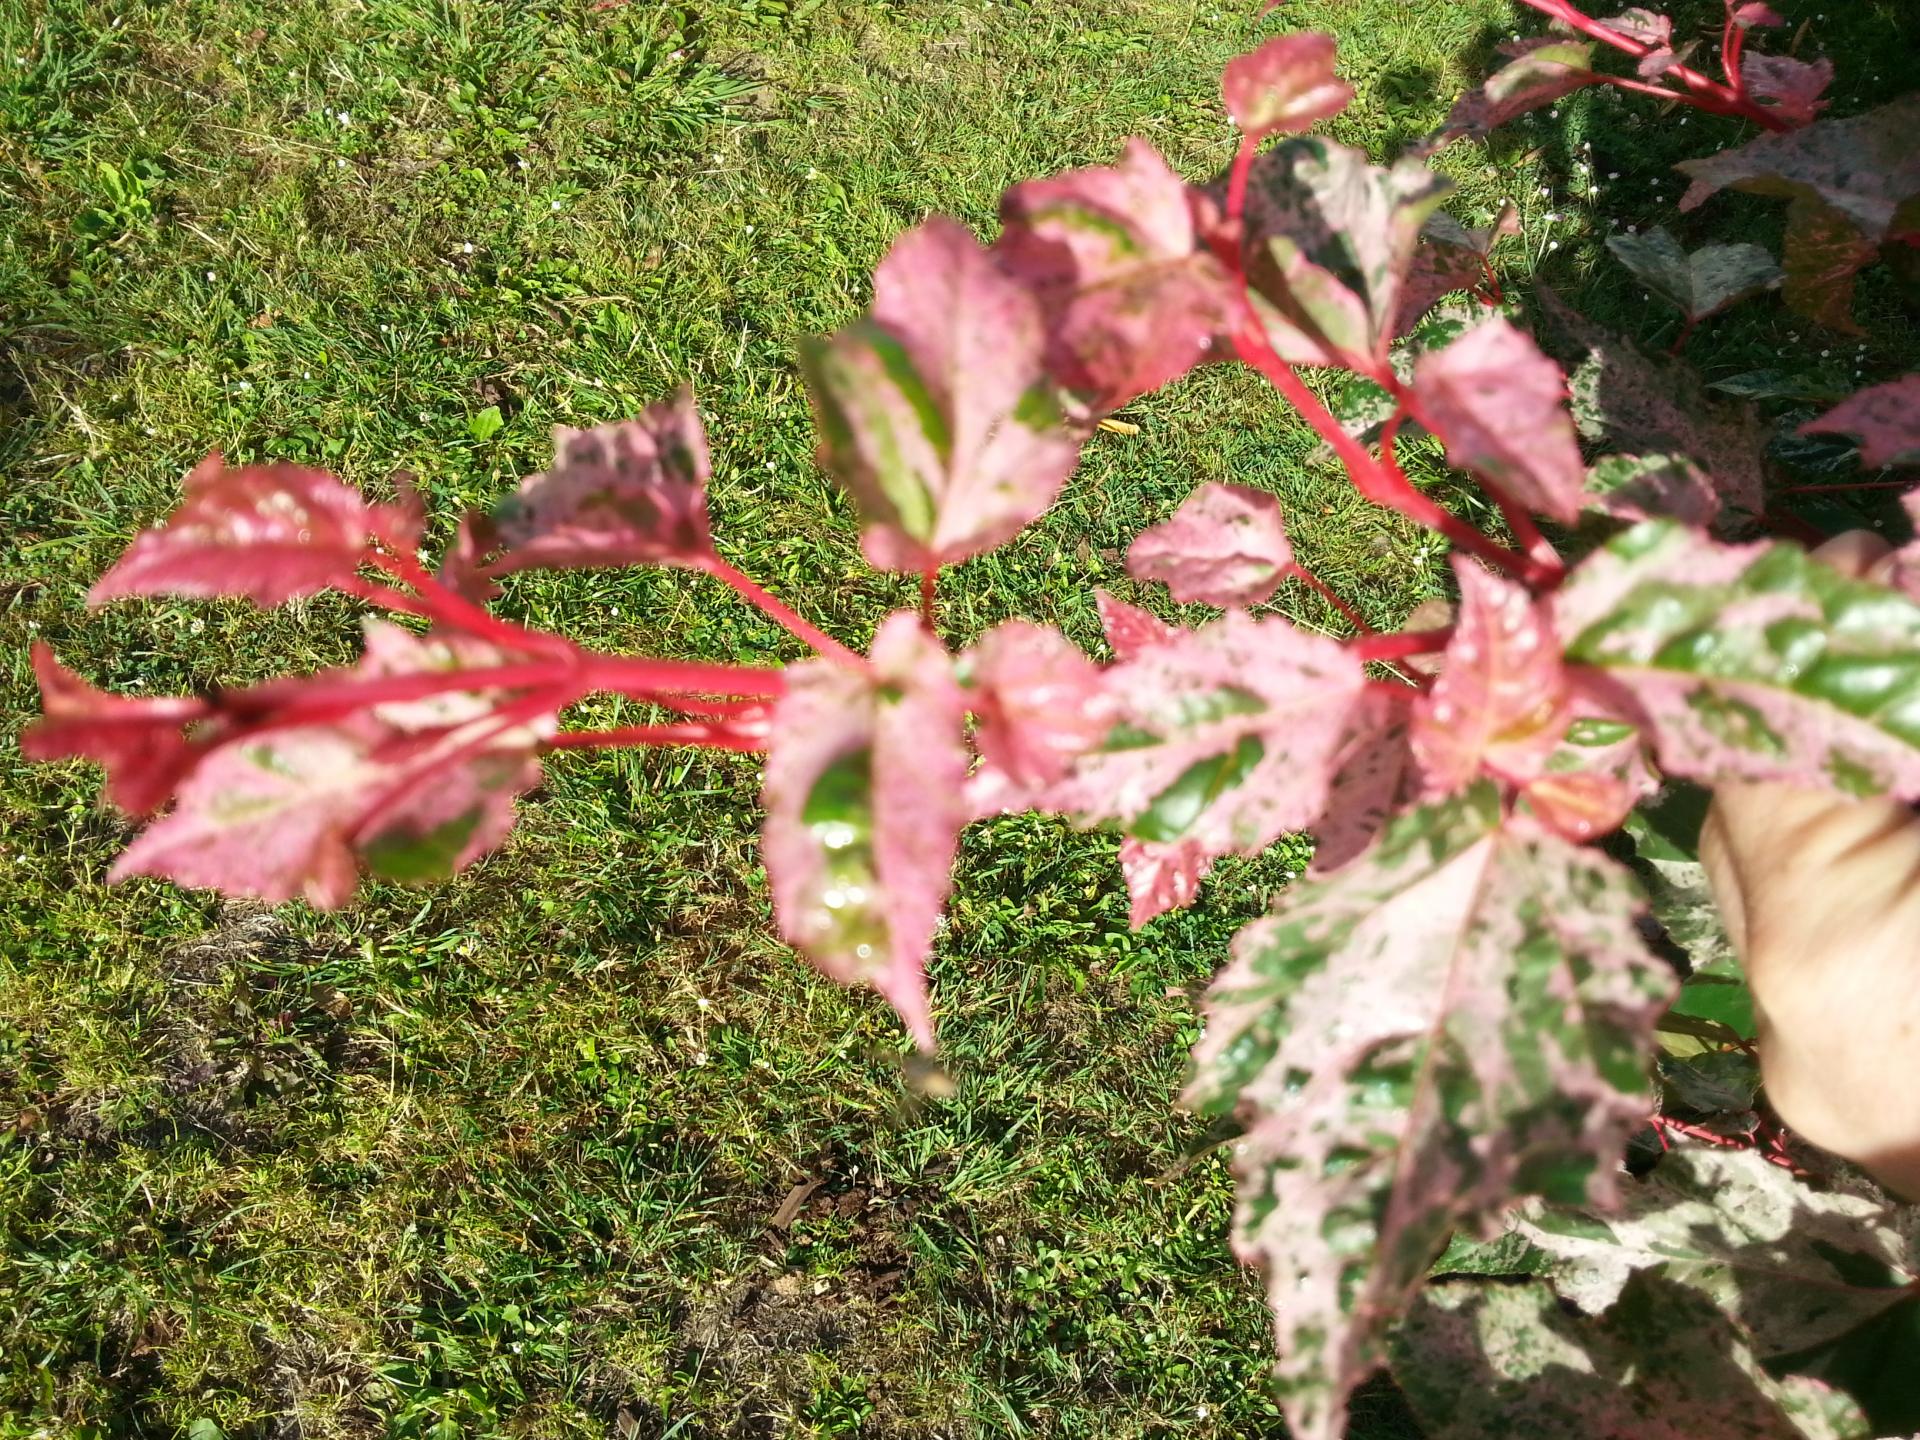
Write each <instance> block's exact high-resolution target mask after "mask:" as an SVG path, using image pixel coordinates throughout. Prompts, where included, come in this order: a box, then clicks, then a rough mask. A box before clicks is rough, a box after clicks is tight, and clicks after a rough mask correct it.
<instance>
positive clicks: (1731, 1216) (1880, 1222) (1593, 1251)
mask: <svg viewBox="0 0 1920 1440" xmlns="http://www.w3.org/2000/svg"><path fill="white" fill-rule="evenodd" d="M1621 1199H1622V1204H1621V1206H1620V1208H1619V1209H1618V1210H1617V1211H1615V1212H1614V1213H1611V1214H1606V1215H1598V1214H1586V1213H1583V1212H1581V1211H1579V1210H1572V1211H1569V1210H1566V1209H1563V1208H1561V1207H1558V1206H1552V1205H1546V1204H1540V1203H1532V1204H1528V1205H1526V1206H1523V1207H1522V1208H1521V1209H1520V1210H1519V1211H1517V1212H1516V1213H1515V1214H1514V1215H1513V1216H1512V1217H1511V1218H1510V1221H1509V1228H1510V1229H1511V1230H1513V1231H1515V1232H1517V1233H1518V1234H1520V1235H1521V1236H1523V1237H1524V1238H1525V1239H1526V1240H1527V1242H1528V1243H1529V1244H1530V1245H1531V1246H1532V1247H1533V1248H1534V1249H1535V1250H1536V1251H1538V1252H1539V1253H1540V1255H1541V1256H1542V1257H1543V1258H1544V1260H1545V1262H1546V1263H1545V1266H1544V1268H1542V1269H1541V1270H1539V1271H1538V1272H1537V1273H1539V1274H1540V1275H1541V1276H1542V1277H1543V1278H1545V1279H1546V1280H1547V1281H1549V1282H1550V1283H1551V1284H1552V1286H1553V1288H1554V1290H1555V1291H1556V1292H1557V1293H1558V1294H1559V1295H1560V1296H1561V1297H1562V1298H1564V1299H1566V1300H1569V1301H1571V1302H1572V1303H1574V1304H1575V1305H1578V1306H1579V1307H1580V1309H1582V1310H1583V1311H1585V1312H1586V1313H1587V1314H1589V1315H1601V1314H1604V1313H1605V1312H1606V1311H1607V1310H1608V1309H1609V1308H1611V1307H1612V1306H1613V1305H1615V1304H1616V1303H1618V1301H1619V1299H1620V1295H1621V1293H1622V1292H1623V1291H1624V1290H1625V1289H1626V1288H1627V1285H1628V1283H1629V1282H1630V1281H1631V1280H1632V1278H1633V1276H1634V1275H1635V1274H1638V1273H1642V1272H1647V1271H1651V1272H1653V1273H1655V1274H1657V1275H1659V1276H1660V1277H1661V1278H1662V1279H1663V1280H1667V1281H1671V1282H1673V1283H1675V1284H1677V1285H1684V1286H1686V1287H1687V1288H1688V1289H1689V1290H1692V1291H1695V1292H1697V1293H1698V1294H1700V1295H1702V1296H1704V1297H1705V1298H1706V1299H1708V1300H1709V1301H1711V1302H1712V1303H1713V1304H1715V1305H1716V1306H1718V1307H1719V1308H1720V1309H1721V1310H1723V1311H1725V1312H1726V1313H1727V1314H1728V1315H1731V1316H1733V1317H1734V1318H1735V1319H1736V1320H1738V1321H1739V1323H1740V1324H1741V1326H1742V1328H1743V1329H1744V1331H1745V1332H1746V1334H1747V1336H1748V1338H1749V1343H1750V1344H1751V1345H1752V1346H1753V1348H1754V1350H1755V1352H1756V1353H1757V1354H1759V1355H1760V1356H1761V1357H1762V1358H1769V1359H1770V1358H1772V1357H1775V1356H1782V1355H1794V1354H1799V1353H1801V1352H1803V1351H1807V1350H1811V1349H1813V1348H1815V1347H1816V1346H1820V1345H1824V1344H1827V1343H1829V1342H1831V1341H1834V1340H1837V1339H1839V1338H1840V1337H1841V1336H1843V1335H1845V1334H1847V1333H1848V1332H1849V1331H1851V1330H1854V1329H1856V1328H1858V1327H1859V1326H1861V1325H1863V1324H1867V1323H1869V1322H1870V1321H1872V1320H1873V1319H1874V1318H1875V1317H1877V1316H1879V1315H1882V1314H1884V1313H1885V1312H1886V1311H1887V1310H1889V1309H1890V1308H1892V1307H1894V1306H1896V1305H1899V1304H1902V1303H1903V1302H1905V1301H1906V1300H1907V1299H1908V1297H1909V1296H1911V1294H1912V1293H1913V1287H1914V1286H1915V1285H1916V1282H1920V1252H1916V1249H1915V1243H1914V1240H1913V1237H1912V1235H1911V1233H1910V1220H1909V1219H1908V1217H1906V1216H1904V1215H1903V1214H1902V1213H1901V1211H1900V1209H1899V1208H1898V1207H1896V1206H1893V1205H1891V1204H1888V1203H1887V1202H1885V1201H1882V1200H1874V1199H1869V1198H1868V1197H1866V1196H1864V1195H1858V1194H1847V1193H1845V1192H1844V1191H1839V1192H1836V1191H1832V1190H1817V1189H1815V1188H1813V1187H1812V1186H1810V1185H1808V1184H1807V1183H1806V1182H1805V1181H1804V1180H1802V1179H1799V1178H1798V1177H1796V1176H1794V1175H1793V1174H1792V1173H1791V1172H1790V1171H1787V1170H1785V1169H1782V1168H1781V1167H1780V1166H1778V1165H1775V1164H1773V1163H1771V1162H1770V1161H1769V1160H1767V1158H1766V1157H1765V1156H1763V1155H1761V1154H1759V1153H1758V1152H1756V1151H1751V1150H1713V1149H1707V1148H1705V1147H1692V1146H1688V1147H1681V1148H1676V1149H1675V1150H1673V1151H1672V1152H1671V1153H1670V1154H1668V1155H1666V1156H1664V1157H1662V1159H1661V1161H1660V1163H1659V1164H1658V1165H1657V1166H1655V1167H1654V1168H1653V1170H1652V1171H1651V1172H1649V1173H1648V1174H1647V1175H1645V1176H1643V1177H1642V1178H1641V1179H1640V1180H1639V1181H1637V1182H1636V1183H1635V1184H1632V1185H1629V1186H1626V1187H1624V1194H1623V1195H1622V1197H1621Z"/></svg>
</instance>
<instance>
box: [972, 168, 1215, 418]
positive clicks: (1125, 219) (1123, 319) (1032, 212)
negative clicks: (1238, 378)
mask: <svg viewBox="0 0 1920 1440" xmlns="http://www.w3.org/2000/svg"><path fill="white" fill-rule="evenodd" d="M1000 220H1001V226H1002V228H1001V232H1000V238H999V239H998V240H996V241H995V242H994V245H993V251H992V253H993V255H994V257H995V258H996V259H997V260H998V261H999V262H1000V264H1001V265H1002V266H1003V267H1004V268H1005V269H1006V270H1007V272H1008V273H1009V274H1011V275H1013V276H1014V277H1015V278H1016V279H1017V280H1019V281H1020V282H1021V283H1022V284H1024V285H1025V286H1027V287H1028V288H1029V289H1030V290H1031V291H1032V292H1033V294H1034V296H1035V297H1036V298H1037V299H1038V300H1039V302H1040V308H1041V311H1042V312H1043V314H1044V315H1045V318H1046V326H1047V339H1046V363H1047V368H1048V369H1049V370H1050V371H1051V372H1052V374H1053V376H1054V378H1055V379H1056V380H1057V381H1058V382H1059V383H1060V385H1061V386H1062V387H1063V388H1065V389H1066V390H1068V391H1069V392H1071V393H1072V394H1073V396H1074V397H1075V405H1076V407H1077V408H1084V409H1085V410H1086V411H1087V412H1089V413H1090V414H1104V413H1106V412H1108V411H1111V410H1116V409H1118V408H1119V407H1120V406H1122V405H1124V404H1126V403H1127V402H1128V401H1129V400H1132V399H1134V398H1136V397H1137V396H1140V395H1144V394H1146V393H1147V392H1148V391H1150V390H1157V389H1159V388H1160V387H1161V386H1162V385H1165V384H1167V383H1168V382H1169V381H1171V380H1174V379H1176V378H1178V377H1179V376H1181V375H1184V374H1185V373H1186V372H1187V371H1188V370H1190V369H1192V368H1193V367H1194V365H1196V364H1197V363H1199V362H1200V361H1201V360H1202V359H1204V358H1205V357H1206V354H1207V351H1208V349H1209V347H1210V346H1211V345H1212V343H1213V340H1214V337H1215V336H1217V335H1220V334H1223V333H1225V332H1227V331H1229V330H1231V329H1232V328H1233V326H1234V322H1235V315H1236V313H1237V309H1238V303H1237V301H1236V299H1235V296H1234V290H1233V284H1232V281H1231V278H1230V277H1229V276H1228V274H1227V271H1226V267H1225V266H1223V265H1221V263H1220V262H1219V260H1218V259H1216V258H1215V257H1214V255H1213V253H1212V252H1211V251H1210V250H1208V249H1207V248H1206V247H1205V246H1203V245H1202V244H1201V243H1200V241H1199V236H1198V232H1197V231H1196V229H1195V225H1194V213H1193V201H1192V199H1191V198H1190V195H1189V192H1188V189H1187V186H1186V184H1185V183H1184V182H1183V181H1182V180H1181V179H1180V177H1179V176H1178V175H1176V174H1174V173H1173V171H1172V170H1171V169H1169V168H1168V166H1167V162H1166V161H1165V160H1163V159H1161V158H1160V155H1159V153H1158V152H1157V151H1155V150H1154V148H1153V147H1152V146H1151V145H1148V144H1147V143H1146V142H1145V141H1144V140H1129V141H1128V142H1127V148H1126V151H1125V153H1124V154H1123V155H1122V156H1121V157H1120V163H1119V164H1117V165H1114V166H1112V167H1097V168H1093V169H1087V170H1071V171H1068V172H1067V173H1066V174H1064V175H1056V176H1053V177H1051V178H1049V179H1045V180H1029V181H1026V182H1025V183H1023V184H1020V185H1016V186H1014V187H1013V188H1012V189H1011V190H1009V191H1007V193H1006V194H1005V195H1004V196H1003V197H1002V198H1001V201H1000Z"/></svg>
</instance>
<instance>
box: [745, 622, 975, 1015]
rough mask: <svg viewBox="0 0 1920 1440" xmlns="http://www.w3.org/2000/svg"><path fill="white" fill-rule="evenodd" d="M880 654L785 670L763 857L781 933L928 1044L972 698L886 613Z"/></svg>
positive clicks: (964, 816) (934, 644)
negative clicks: (861, 665) (931, 961)
mask: <svg viewBox="0 0 1920 1440" xmlns="http://www.w3.org/2000/svg"><path fill="white" fill-rule="evenodd" d="M871 660H872V665H871V669H870V670H859V669H855V668H853V667H852V666H848V665H843V664H840V663H838V662H836V661H833V660H809V661H807V662H805V663H804V664H801V665H796V666H794V667H793V668H792V669H790V670H788V671H787V691H786V694H785V695H783V696H782V697H781V699H780V701H779V703H778V705H777V706H776V707H775V711H774V724H773V732H772V743H771V747H770V748H769V750H768V753H767V764H766V789H765V800H766V808H767V820H766V826H765V829H764V831H763V838H762V857H763V859H764V860H765V863H766V867H767V878H768V880H769V881H770V882H771V883H772V886H773V904H774V915H775V917H776V918H777V920H778V921H779V925H780V933H781V935H782V936H784V937H785V938H786V939H787V941H788V942H789V943H791V944H793V945H794V946H796V947H797V948H798V949H799V950H800V951H801V953H803V954H804V955H805V956H806V957H807V959H809V960H810V961H812V962H813V964H814V965H815V966H817V967H818V968H819V969H820V970H821V971H822V972H824V973H825V974H827V975H828V976H830V977H831V978H833V979H835V980H838V981H840V982H841V983H842V984H847V985H852V984H860V983H864V984H868V985H871V986H873V988H874V989H875V990H878V991H879V992H880V994H881V995H883V996H885V997H886V999H887V1001H888V1002H889V1003H890V1004H892V1006H893V1008H894V1009H895V1010H896V1011H898V1012H899V1015H900V1018H901V1020H902V1021H903V1022H904V1023H905V1024H906V1027H907V1030H908V1032H909V1033H910V1034H911V1035H912V1036H913V1038H914V1039H915V1040H916V1041H917V1042H918V1043H919V1045H920V1047H921V1048H922V1049H924V1050H931V1049H932V1048H933V1016H932V1012H931V1009H930V1007H929V1005H928V1001H927V981H926V973H925V968H924V967H925V962H926V957H927V952H928V950H929V948H930V947H931V945H932V943H933V935H934V930H935V928H936V926H937V925H938V923H939V919H940V911H941V907H942V906H943V905H944V904H945V903H946V898H947V892H948V890H949V888H950V887H951V883H952V877H951V871H952V868H953V857H954V852H955V850H956V848H957V847H958V844H959V839H960V829H961V827H962V826H963V825H964V824H966V822H967V820H968V819H969V818H971V817H970V814H969V811H968V807H967V803H966V800H965V796H964V786H965V782H966V778H967V747H966V741H965V738H964V735H963V731H962V724H963V720H964V715H965V710H966V700H965V697H964V696H963V694H962V693H961V690H960V687H959V685H958V684H957V683H956V682H955V680H954V678H953V665H952V661H951V659H950V658H949V657H948V655H947V653H946V651H945V650H943V649H942V648H941V647H940V644H939V642H938V641H936V640H934V639H933V638H932V637H931V636H929V635H928V634H927V633H926V631H925V630H924V629H923V628H922V627H921V625H920V622H919V619H918V617H916V616H914V615H911V614H907V613H905V612H901V613H897V614H894V615H891V616H889V617H888V618H887V620H886V622H885V624H883V625H882V626H881V629H880V633H879V635H878V636H876V637H875V639H874V643H873V650H872V656H871Z"/></svg>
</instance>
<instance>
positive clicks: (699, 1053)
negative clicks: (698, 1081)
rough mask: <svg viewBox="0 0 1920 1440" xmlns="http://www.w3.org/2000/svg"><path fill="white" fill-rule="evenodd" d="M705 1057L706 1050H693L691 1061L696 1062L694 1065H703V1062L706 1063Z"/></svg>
mask: <svg viewBox="0 0 1920 1440" xmlns="http://www.w3.org/2000/svg"><path fill="white" fill-rule="evenodd" d="M707 1059H708V1056H707V1052H706V1051H704V1050H696V1051H694V1052H693V1063H694V1064H696V1065H704V1064H706V1063H707Z"/></svg>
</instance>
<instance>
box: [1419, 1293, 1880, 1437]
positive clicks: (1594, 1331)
mask: <svg viewBox="0 0 1920 1440" xmlns="http://www.w3.org/2000/svg"><path fill="white" fill-rule="evenodd" d="M1393 1375H1394V1379H1395V1380H1397V1381H1398V1382H1399V1384H1400V1388H1401V1391H1402V1392H1403V1393H1404V1394H1405V1395H1406V1397H1407V1401H1408V1403H1409V1404H1410V1405H1411V1406H1412V1407H1413V1410H1414V1413H1415V1414H1416V1415H1418V1416H1419V1418H1420V1421H1421V1423H1422V1425H1424V1426H1425V1427H1426V1431H1427V1435H1428V1436H1429V1440H1505V1437H1512V1440H1522V1437H1524V1440H1538V1437H1541V1436H1568V1437H1586V1436H1593V1437H1602V1436H1604V1437H1608V1440H1614V1437H1619V1440H1627V1437H1632V1440H1687V1437H1695V1436H1739V1437H1740V1440H1865V1437H1867V1436H1868V1435H1870V1434H1871V1433H1872V1431H1871V1430H1870V1429H1869V1427H1868V1424H1867V1421H1866V1419H1865V1417H1863V1416H1862V1415H1861V1414H1860V1412H1859V1410H1858V1409H1857V1408H1856V1407H1855V1406H1854V1405H1852V1404H1851V1403H1850V1402H1849V1401H1848V1400H1847V1399H1846V1398H1845V1397H1844V1396H1841V1395H1838V1394H1836V1393H1834V1392H1833V1391H1831V1390H1829V1389H1828V1388H1827V1387H1825V1386H1823V1385H1821V1384H1819V1383H1818V1382H1815V1381H1811V1380H1804V1379H1798V1378H1790V1379H1786V1380H1776V1379H1774V1378H1772V1377H1771V1376H1769V1375H1768V1374H1767V1373H1766V1371H1765V1370H1763V1369H1762V1368H1761V1367H1760V1365H1759V1364H1758V1363H1757V1362H1756V1361H1755V1359H1754V1356H1753V1352H1752V1351H1751V1350H1750V1349H1749V1348H1748V1346H1747V1345H1746V1344H1745V1343H1744V1340H1743V1337H1742V1336H1741V1334H1740V1332H1739V1330H1738V1329H1737V1328H1736V1327H1735V1326H1734V1325H1733V1323H1732V1322H1731V1321H1729V1320H1728V1319H1727V1317H1726V1316H1725V1315H1723V1314H1721V1313H1720V1312H1719V1311H1718V1310H1717V1309H1715V1308H1714V1306H1713V1304H1712V1303H1711V1302H1710V1301H1708V1300H1706V1299H1704V1298H1703V1297H1701V1296H1699V1295H1696V1294H1693V1293H1691V1292H1689V1291H1688V1290H1686V1289H1684V1288H1683V1287H1681V1286H1678V1285H1674V1284H1672V1283H1670V1282H1667V1281H1664V1280H1661V1279H1658V1278H1656V1277H1653V1276H1643V1277H1639V1278H1636V1279H1635V1280H1634V1282H1633V1283H1632V1284H1631V1285H1630V1286H1628V1287H1627V1289H1626V1290H1625V1291H1624V1293H1622V1295H1621V1296H1620V1298H1619V1300H1618V1302H1617V1303H1616V1304H1615V1305H1614V1306H1613V1308H1612V1309H1610V1310H1609V1311H1608V1312H1607V1313H1606V1314H1605V1315H1604V1316H1602V1317H1600V1318H1598V1319H1588V1318H1584V1317H1580V1316H1569V1315H1567V1314H1565V1313H1564V1312H1563V1311H1562V1310H1561V1308H1560V1306H1559V1302H1558V1301H1557V1300H1556V1299H1555V1298H1554V1293H1553V1291H1552V1289H1551V1288H1549V1287H1548V1286H1546V1285H1544V1284H1541V1283H1540V1282H1538V1281H1529V1282H1527V1283H1524V1284H1518V1285H1514V1284H1487V1283H1485V1282H1481V1281H1475V1280H1456V1281H1448V1282H1445V1283H1441V1284H1436V1285H1434V1286H1431V1287H1430V1288H1429V1289H1428V1291H1427V1293H1426V1295H1425V1296H1424V1297H1423V1298H1422V1300H1421V1302H1420V1304H1419V1305H1418V1306H1417V1307H1416V1308H1415V1310H1414V1311H1413V1313H1412V1314H1411V1315H1409V1316H1408V1318H1407V1321H1406V1323H1405V1324H1404V1325H1403V1326H1402V1327H1401V1329H1400V1332H1399V1334H1398V1335H1397V1336H1396V1337H1395V1339H1394V1344H1393Z"/></svg>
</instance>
